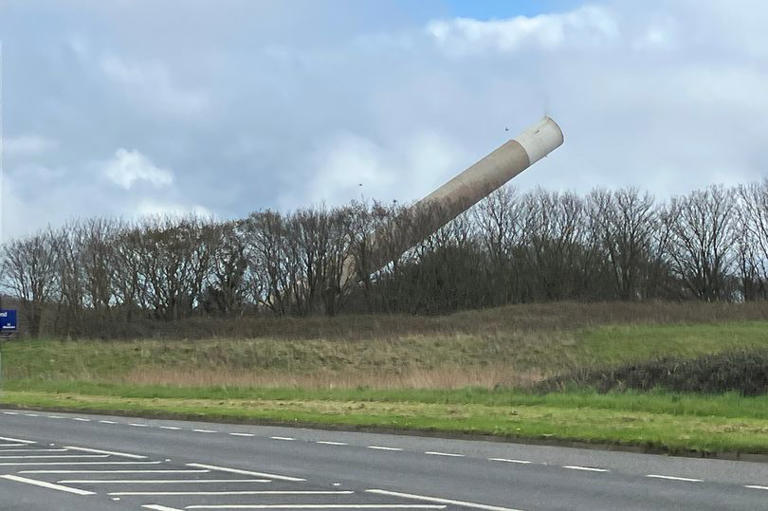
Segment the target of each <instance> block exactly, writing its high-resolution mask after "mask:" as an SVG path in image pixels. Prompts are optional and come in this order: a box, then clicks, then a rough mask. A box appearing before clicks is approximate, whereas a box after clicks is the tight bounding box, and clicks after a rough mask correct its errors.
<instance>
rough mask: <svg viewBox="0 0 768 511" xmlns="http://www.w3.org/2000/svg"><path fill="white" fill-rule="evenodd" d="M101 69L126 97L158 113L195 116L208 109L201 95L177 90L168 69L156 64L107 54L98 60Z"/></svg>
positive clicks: (197, 92)
mask: <svg viewBox="0 0 768 511" xmlns="http://www.w3.org/2000/svg"><path fill="white" fill-rule="evenodd" d="M101 70H102V71H103V72H104V74H105V75H106V76H107V77H108V78H109V79H110V80H112V81H114V82H115V83H117V84H119V85H120V86H121V87H122V89H123V92H124V93H125V94H126V95H127V96H129V97H131V98H133V99H134V100H135V101H137V102H139V103H141V104H142V105H145V106H150V107H152V108H153V109H156V110H158V111H161V112H166V113H171V114H179V115H196V114H199V113H202V112H204V111H205V110H206V108H207V106H208V98H207V96H206V95H205V94H204V93H203V92H201V91H195V90H191V89H184V88H181V87H177V86H176V85H175V84H174V83H173V80H172V79H171V74H170V72H169V71H168V68H167V67H166V66H165V65H163V64H161V63H160V62H158V61H145V62H134V61H128V60H126V59H124V58H121V57H118V56H116V55H107V56H105V57H103V58H102V59H101Z"/></svg>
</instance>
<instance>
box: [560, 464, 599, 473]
mask: <svg viewBox="0 0 768 511" xmlns="http://www.w3.org/2000/svg"><path fill="white" fill-rule="evenodd" d="M563 468H567V469H568V470H583V471H585V472H610V470H608V469H607V468H597V467H582V466H580V465H563Z"/></svg>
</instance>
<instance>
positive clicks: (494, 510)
mask: <svg viewBox="0 0 768 511" xmlns="http://www.w3.org/2000/svg"><path fill="white" fill-rule="evenodd" d="M365 491H366V492H368V493H375V494H377V495H387V496H389V497H402V498H404V499H414V500H424V501H426V502H438V503H440V504H452V505H454V506H463V507H471V508H475V509H485V510H486V511H521V510H520V509H514V508H511V507H501V506H489V505H486V504H478V503H476V502H465V501H463V500H452V499H443V498H439V497H427V496H425V495H413V494H411V493H400V492H396V491H387V490H365Z"/></svg>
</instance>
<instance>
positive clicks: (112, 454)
mask: <svg viewBox="0 0 768 511" xmlns="http://www.w3.org/2000/svg"><path fill="white" fill-rule="evenodd" d="M64 447H66V448H67V449H69V450H71V451H82V452H92V453H95V454H106V455H107V456H120V457H123V458H132V459H135V460H145V459H147V457H146V456H140V455H138V454H128V453H125V452H118V451H102V450H101V449H90V448H86V447H75V446H73V445H65V446H64Z"/></svg>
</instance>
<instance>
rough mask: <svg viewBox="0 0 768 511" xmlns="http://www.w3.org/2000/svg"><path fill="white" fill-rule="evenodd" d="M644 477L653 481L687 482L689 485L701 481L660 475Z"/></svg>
mask: <svg viewBox="0 0 768 511" xmlns="http://www.w3.org/2000/svg"><path fill="white" fill-rule="evenodd" d="M645 477H651V478H653V479H667V480H670V481H686V482H689V483H701V482H702V480H701V479H691V478H689V477H676V476H662V475H659V474H648V475H647V476H645Z"/></svg>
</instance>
